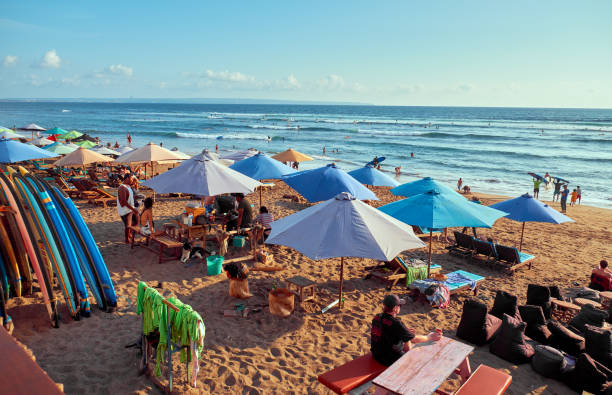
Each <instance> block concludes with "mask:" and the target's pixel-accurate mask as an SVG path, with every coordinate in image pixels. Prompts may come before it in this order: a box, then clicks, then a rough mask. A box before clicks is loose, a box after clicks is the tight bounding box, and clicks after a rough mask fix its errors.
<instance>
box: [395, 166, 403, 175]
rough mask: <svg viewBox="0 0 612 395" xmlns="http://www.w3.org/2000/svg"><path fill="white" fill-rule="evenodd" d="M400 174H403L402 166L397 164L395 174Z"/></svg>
mask: <svg viewBox="0 0 612 395" xmlns="http://www.w3.org/2000/svg"><path fill="white" fill-rule="evenodd" d="M400 174H402V166H397V167H396V168H395V175H396V176H399V175H400Z"/></svg>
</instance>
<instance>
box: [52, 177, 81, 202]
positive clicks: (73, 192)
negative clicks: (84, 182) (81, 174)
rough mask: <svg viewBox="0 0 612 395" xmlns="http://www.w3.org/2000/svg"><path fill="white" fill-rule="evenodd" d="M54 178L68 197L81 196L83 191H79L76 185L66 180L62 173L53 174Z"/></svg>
mask: <svg viewBox="0 0 612 395" xmlns="http://www.w3.org/2000/svg"><path fill="white" fill-rule="evenodd" d="M53 180H54V181H55V183H56V184H57V185H58V186H59V187H60V189H61V190H62V191H64V193H65V194H66V195H68V197H70V198H71V199H72V198H78V197H80V196H81V191H79V190H78V189H77V188H76V187H75V186H74V185H72V184H68V183H67V182H66V180H64V177H62V176H60V175H55V176H53Z"/></svg>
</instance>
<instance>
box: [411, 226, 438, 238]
mask: <svg viewBox="0 0 612 395" xmlns="http://www.w3.org/2000/svg"><path fill="white" fill-rule="evenodd" d="M412 230H413V231H414V234H415V235H416V236H417V237H419V238H423V237H429V230H430V229H429V228H425V227H420V226H416V225H412ZM442 231H443V229H438V228H434V229H432V237H433V236H435V237H437V238H438V239H439V238H440V236H441V235H442Z"/></svg>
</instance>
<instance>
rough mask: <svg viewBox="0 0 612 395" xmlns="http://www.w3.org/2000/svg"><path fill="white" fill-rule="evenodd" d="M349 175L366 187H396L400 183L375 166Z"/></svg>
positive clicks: (350, 172) (353, 171)
mask: <svg viewBox="0 0 612 395" xmlns="http://www.w3.org/2000/svg"><path fill="white" fill-rule="evenodd" d="M348 174H349V175H350V176H351V177H353V178H354V179H356V180H357V181H359V182H360V183H362V184H365V185H373V186H377V187H396V186H398V185H399V182H397V181H395V180H394V179H393V178H391V177H389V176H388V175H386V174H385V173H383V172H382V171H380V170H377V169H375V168H374V167H373V166H364V167H361V168H359V169H355V170H352V171H349V172H348Z"/></svg>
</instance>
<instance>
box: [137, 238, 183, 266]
mask: <svg viewBox="0 0 612 395" xmlns="http://www.w3.org/2000/svg"><path fill="white" fill-rule="evenodd" d="M150 241H151V242H155V243H157V244H158V245H159V250H158V251H155V250H154V249H153V248H152V247H149V246H145V247H147V248H149V249H150V250H151V251H153V252H155V253H157V254H158V258H157V259H158V260H157V261H158V262H159V263H162V262H164V261H174V260H178V259H179V258H180V257H181V249H182V248H183V243H181V242H180V241H176V240H175V239H173V238H171V237H170V236H168V235H162V236H151V238H150ZM165 249H174V250H175V254H174V255H171V256H169V257H166V256H164V250H165Z"/></svg>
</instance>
